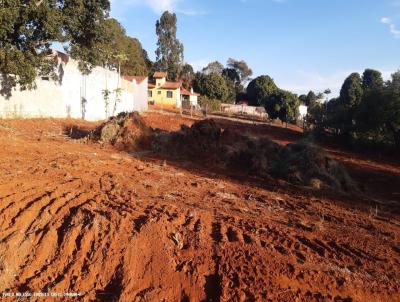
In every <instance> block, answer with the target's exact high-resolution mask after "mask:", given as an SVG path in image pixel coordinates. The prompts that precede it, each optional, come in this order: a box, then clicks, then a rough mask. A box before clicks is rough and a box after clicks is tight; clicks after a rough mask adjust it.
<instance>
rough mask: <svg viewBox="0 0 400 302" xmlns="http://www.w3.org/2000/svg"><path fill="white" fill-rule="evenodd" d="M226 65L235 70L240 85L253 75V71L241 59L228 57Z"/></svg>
mask: <svg viewBox="0 0 400 302" xmlns="http://www.w3.org/2000/svg"><path fill="white" fill-rule="evenodd" d="M226 66H227V68H228V69H233V70H235V71H236V74H237V76H238V82H239V84H241V85H245V84H246V83H247V81H248V80H249V78H250V77H251V76H252V75H253V71H252V70H251V68H250V67H249V66H248V65H247V63H246V62H245V61H243V60H235V59H232V58H229V60H228V62H227V64H226ZM235 84H236V82H235Z"/></svg>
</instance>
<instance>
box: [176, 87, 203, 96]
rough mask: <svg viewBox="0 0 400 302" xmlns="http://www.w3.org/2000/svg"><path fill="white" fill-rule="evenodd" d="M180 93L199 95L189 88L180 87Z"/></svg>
mask: <svg viewBox="0 0 400 302" xmlns="http://www.w3.org/2000/svg"><path fill="white" fill-rule="evenodd" d="M181 94H183V95H195V96H199V95H200V94H198V93H195V92H190V91H189V90H187V89H185V88H182V89H181Z"/></svg>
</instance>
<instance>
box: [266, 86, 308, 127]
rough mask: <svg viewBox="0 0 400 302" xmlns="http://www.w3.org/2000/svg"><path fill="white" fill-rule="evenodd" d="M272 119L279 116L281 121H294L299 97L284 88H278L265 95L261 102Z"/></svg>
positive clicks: (297, 111) (296, 115)
mask: <svg viewBox="0 0 400 302" xmlns="http://www.w3.org/2000/svg"><path fill="white" fill-rule="evenodd" d="M262 103H264V104H265V105H264V106H265V110H266V111H267V113H268V115H269V117H270V118H272V119H277V118H279V119H280V120H281V121H282V122H286V123H288V122H294V121H296V119H297V118H298V116H299V106H300V100H299V98H298V97H297V96H296V95H295V94H293V93H291V92H289V91H286V90H281V89H280V90H278V91H276V92H274V93H272V94H271V95H268V96H266V97H265V100H264V101H263V102H262Z"/></svg>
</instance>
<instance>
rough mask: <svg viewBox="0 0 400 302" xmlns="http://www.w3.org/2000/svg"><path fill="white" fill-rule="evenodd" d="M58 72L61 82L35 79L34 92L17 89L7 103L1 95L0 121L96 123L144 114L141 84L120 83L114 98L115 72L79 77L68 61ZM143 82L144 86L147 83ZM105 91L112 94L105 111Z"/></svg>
mask: <svg viewBox="0 0 400 302" xmlns="http://www.w3.org/2000/svg"><path fill="white" fill-rule="evenodd" d="M59 71H60V72H59V74H60V81H57V82H55V81H53V80H44V79H42V78H38V79H37V80H36V85H37V88H36V89H35V90H30V91H29V90H28V91H19V89H16V90H14V91H13V92H12V96H11V98H10V99H5V98H4V97H3V96H1V95H0V117H2V118H8V117H22V118H28V117H56V118H65V117H72V118H84V119H86V120H91V121H96V120H103V119H106V118H108V117H109V116H111V115H113V114H118V113H119V112H123V111H136V110H138V111H145V110H147V87H146V88H145V89H144V88H143V85H144V84H141V85H135V84H134V83H132V82H130V81H126V80H124V79H121V80H120V82H119V83H120V84H119V87H120V88H121V93H120V96H119V97H118V98H117V93H116V89H117V87H118V78H119V77H118V73H117V72H115V71H110V70H106V69H104V68H102V67H96V68H94V69H93V71H92V72H91V74H89V75H82V74H81V73H80V71H79V69H78V63H77V62H75V61H74V60H71V59H70V60H68V61H67V62H63V61H60V67H59ZM143 82H146V84H145V85H146V86H147V81H143ZM105 89H108V90H109V91H110V92H111V94H110V99H109V104H108V106H107V108H106V106H105V101H104V97H103V90H105ZM136 89H137V90H136ZM116 100H117V102H116ZM115 103H116V107H115Z"/></svg>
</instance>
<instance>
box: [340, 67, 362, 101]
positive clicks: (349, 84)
mask: <svg viewBox="0 0 400 302" xmlns="http://www.w3.org/2000/svg"><path fill="white" fill-rule="evenodd" d="M362 96H363V87H362V80H361V77H360V74H358V73H352V74H351V75H349V76H348V77H347V78H346V80H345V81H344V83H343V86H342V88H341V90H340V99H341V101H342V102H343V104H344V105H346V106H347V107H348V108H352V107H355V106H357V105H358V104H360V102H361V98H362Z"/></svg>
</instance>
